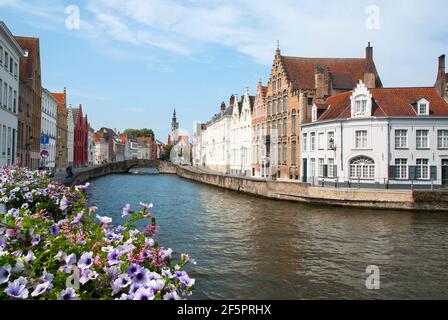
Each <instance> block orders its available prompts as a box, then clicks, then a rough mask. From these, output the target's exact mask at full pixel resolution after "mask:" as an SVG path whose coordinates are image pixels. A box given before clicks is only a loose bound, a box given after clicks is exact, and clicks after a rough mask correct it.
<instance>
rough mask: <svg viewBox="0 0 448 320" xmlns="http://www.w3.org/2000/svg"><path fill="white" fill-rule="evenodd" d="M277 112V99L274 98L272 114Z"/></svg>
mask: <svg viewBox="0 0 448 320" xmlns="http://www.w3.org/2000/svg"><path fill="white" fill-rule="evenodd" d="M276 113H277V100H276V99H275V98H274V99H273V100H272V114H276Z"/></svg>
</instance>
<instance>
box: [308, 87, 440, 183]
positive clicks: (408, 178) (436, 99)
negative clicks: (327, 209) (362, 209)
mask: <svg viewBox="0 0 448 320" xmlns="http://www.w3.org/2000/svg"><path fill="white" fill-rule="evenodd" d="M301 145H302V172H301V176H302V179H303V181H304V182H310V183H313V184H319V185H332V186H334V185H335V184H337V186H341V187H378V188H429V187H440V186H447V185H448V103H447V102H446V101H444V99H443V98H442V97H441V96H440V94H439V92H438V90H437V89H436V88H434V87H426V88H377V89H368V88H367V87H366V86H365V85H364V83H363V82H361V81H360V82H359V84H358V85H357V87H356V88H355V89H354V90H353V91H352V92H347V93H342V94H338V95H335V96H332V97H330V98H328V99H327V101H326V103H325V104H322V105H314V106H313V110H312V118H311V119H310V121H309V122H308V123H305V124H303V125H302V135H301Z"/></svg>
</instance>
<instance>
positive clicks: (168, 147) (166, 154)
mask: <svg viewBox="0 0 448 320" xmlns="http://www.w3.org/2000/svg"><path fill="white" fill-rule="evenodd" d="M172 149H173V145H172V144H167V145H166V146H165V149H163V153H162V160H163V161H169V160H170V158H171V150H172Z"/></svg>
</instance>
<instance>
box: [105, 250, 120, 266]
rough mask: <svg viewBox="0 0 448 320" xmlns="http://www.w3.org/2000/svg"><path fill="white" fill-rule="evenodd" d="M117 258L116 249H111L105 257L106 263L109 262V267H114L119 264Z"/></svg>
mask: <svg viewBox="0 0 448 320" xmlns="http://www.w3.org/2000/svg"><path fill="white" fill-rule="evenodd" d="M119 258H120V251H119V250H117V249H113V250H112V251H111V252H109V254H108V255H107V261H108V262H109V264H110V265H114V264H117V263H119V262H120V261H119Z"/></svg>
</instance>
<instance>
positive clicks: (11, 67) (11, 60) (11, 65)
mask: <svg viewBox="0 0 448 320" xmlns="http://www.w3.org/2000/svg"><path fill="white" fill-rule="evenodd" d="M13 69H14V60H13V59H12V58H9V72H10V73H11V74H12V73H13Z"/></svg>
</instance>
